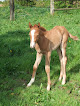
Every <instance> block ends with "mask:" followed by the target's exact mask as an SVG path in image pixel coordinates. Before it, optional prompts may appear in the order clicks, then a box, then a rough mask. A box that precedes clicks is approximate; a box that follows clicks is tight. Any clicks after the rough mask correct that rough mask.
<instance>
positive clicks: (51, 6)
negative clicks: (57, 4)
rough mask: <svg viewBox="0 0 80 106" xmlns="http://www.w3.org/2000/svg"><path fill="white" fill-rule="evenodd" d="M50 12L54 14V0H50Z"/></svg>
mask: <svg viewBox="0 0 80 106" xmlns="http://www.w3.org/2000/svg"><path fill="white" fill-rule="evenodd" d="M50 14H51V15H53V14H54V0H50Z"/></svg>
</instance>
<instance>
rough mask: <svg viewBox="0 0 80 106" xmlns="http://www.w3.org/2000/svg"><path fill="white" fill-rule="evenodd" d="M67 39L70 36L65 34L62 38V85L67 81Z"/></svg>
mask: <svg viewBox="0 0 80 106" xmlns="http://www.w3.org/2000/svg"><path fill="white" fill-rule="evenodd" d="M67 39H68V36H67V35H64V36H63V40H62V62H63V80H62V85H64V84H65V83H66V63H67V57H66V45H67Z"/></svg>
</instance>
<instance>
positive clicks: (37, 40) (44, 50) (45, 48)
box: [27, 23, 78, 91]
mask: <svg viewBox="0 0 80 106" xmlns="http://www.w3.org/2000/svg"><path fill="white" fill-rule="evenodd" d="M29 27H30V33H29V35H30V48H35V49H36V51H37V55H36V61H35V63H34V66H33V74H32V78H31V80H30V82H29V83H28V84H27V87H29V86H31V85H32V83H33V82H34V80H35V74H36V70H37V68H38V65H39V64H40V62H41V59H42V56H43V54H44V55H45V70H46V73H47V78H48V84H47V90H48V91H49V90H50V85H51V81H50V57H51V52H52V50H57V52H58V55H59V59H60V64H61V70H60V77H59V81H60V80H61V79H62V85H64V84H65V83H66V63H67V57H66V45H67V40H68V37H70V38H72V39H73V40H78V38H77V37H76V36H73V35H71V34H70V33H69V32H68V31H67V30H66V28H65V27H63V26H56V27H54V28H53V29H51V30H50V31H46V29H45V28H43V27H41V26H40V24H38V25H36V24H35V25H34V26H32V25H31V24H30V23H29Z"/></svg>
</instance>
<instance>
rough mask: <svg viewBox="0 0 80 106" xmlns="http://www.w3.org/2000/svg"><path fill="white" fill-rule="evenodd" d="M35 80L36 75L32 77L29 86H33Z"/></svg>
mask: <svg viewBox="0 0 80 106" xmlns="http://www.w3.org/2000/svg"><path fill="white" fill-rule="evenodd" d="M34 81H35V77H34V78H31V80H30V82H29V83H28V84H27V87H29V86H31V85H32V83H33V82H34Z"/></svg>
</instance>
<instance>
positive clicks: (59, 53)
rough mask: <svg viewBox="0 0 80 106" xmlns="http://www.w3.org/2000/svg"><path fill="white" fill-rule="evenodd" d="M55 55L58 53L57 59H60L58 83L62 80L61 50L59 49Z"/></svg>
mask: <svg viewBox="0 0 80 106" xmlns="http://www.w3.org/2000/svg"><path fill="white" fill-rule="evenodd" d="M57 53H58V55H59V59H60V65H61V67H60V76H59V81H61V79H62V77H63V71H62V70H63V69H62V68H63V61H62V52H61V49H60V47H59V48H58V49H57Z"/></svg>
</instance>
